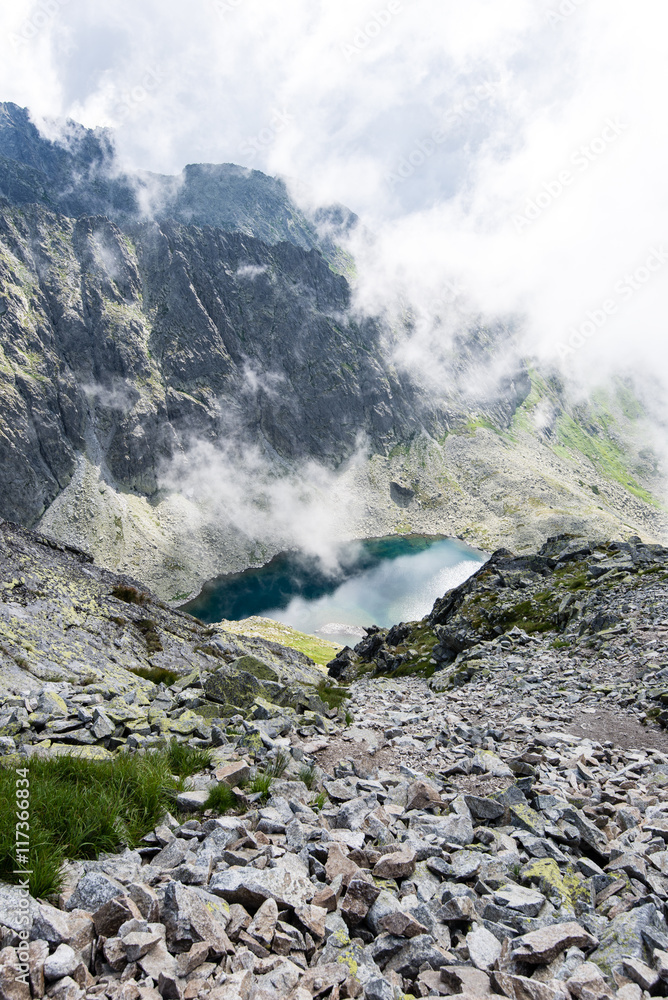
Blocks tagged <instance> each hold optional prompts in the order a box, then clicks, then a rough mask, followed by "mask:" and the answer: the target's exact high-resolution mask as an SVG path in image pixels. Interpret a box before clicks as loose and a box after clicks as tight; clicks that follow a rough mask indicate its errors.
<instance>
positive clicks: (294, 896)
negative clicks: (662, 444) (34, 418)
mask: <svg viewBox="0 0 668 1000" xmlns="http://www.w3.org/2000/svg"><path fill="white" fill-rule="evenodd" d="M0 568H1V570H2V575H3V578H4V579H6V580H11V583H10V584H6V585H5V586H4V587H3V590H2V596H1V598H0V622H1V624H0V634H1V635H2V646H1V647H0V656H1V657H2V661H1V667H0V669H1V671H2V676H3V677H4V678H6V679H8V680H9V682H10V683H9V688H10V690H8V689H7V688H5V691H4V693H3V694H2V695H0V726H1V727H2V730H1V735H0V754H1V755H3V758H4V762H5V764H9V765H10V766H9V767H7V766H5V767H2V768H0V781H4V782H5V784H4V785H3V787H5V786H6V787H9V786H8V785H7V782H8V781H11V788H12V793H14V791H15V788H16V787H17V786H16V775H19V774H23V773H24V772H25V773H30V775H31V808H32V810H33V814H32V826H31V829H34V830H36V831H39V834H40V839H37V838H36V839H35V840H34V842H33V843H32V846H31V850H32V852H33V854H32V857H33V858H39V860H40V864H36V865H35V866H34V870H33V871H31V872H29V873H28V874H27V875H26V878H27V879H28V883H29V885H30V886H31V887H37V886H45V885H46V882H45V879H49V878H51V879H52V884H56V885H57V888H56V889H55V890H54V891H50V892H49V893H48V896H49V898H48V899H44V898H41V894H40V893H39V892H37V891H36V888H34V889H33V892H32V894H30V893H29V892H27V891H26V890H25V889H22V888H20V887H19V886H17V885H16V884H15V883H16V881H17V879H19V878H20V873H19V872H18V871H16V870H15V869H16V862H15V861H14V853H13V852H14V851H15V847H16V844H15V831H14V825H13V816H12V817H11V819H12V823H11V825H10V824H7V823H5V824H4V825H2V824H0V871H1V872H2V878H3V881H0V943H1V944H2V948H1V949H0V991H2V995H4V996H7V997H10V998H11V1000H31V998H32V997H34V998H37V997H42V996H45V995H46V996H49V997H52V998H55V1000H57V998H59V997H62V998H64V1000H87V998H91V1000H92V998H93V997H102V998H104V1000H127V998H132V1000H158V998H161V1000H237V998H238V997H246V998H248V1000H315V998H318V1000H319V998H328V997H329V998H332V1000H336V998H337V997H338V998H340V1000H342V998H346V997H360V998H364V1000H398V998H400V997H406V996H413V997H418V996H419V997H429V998H436V997H439V996H450V997H460V998H462V1000H464V998H467V997H503V998H506V1000H607V998H609V1000H643V998H647V997H650V996H663V995H665V983H666V982H668V924H667V923H666V907H667V906H668V864H667V853H668V852H666V850H665V847H666V840H667V839H668V737H667V736H666V733H665V729H662V728H660V727H659V726H657V725H656V724H655V720H657V721H659V722H661V723H662V724H663V726H665V725H666V722H667V720H666V711H665V708H664V706H665V703H666V701H665V699H666V697H667V695H666V691H665V677H664V676H663V674H664V673H665V672H666V669H665V661H666V654H667V652H668V620H666V595H667V588H668V550H667V549H665V548H662V547H660V546H654V545H644V544H643V543H641V542H640V541H639V540H638V539H634V540H632V541H630V542H607V543H604V544H601V543H598V542H588V541H587V540H585V539H583V538H575V537H564V536H562V537H555V538H551V539H549V540H548V542H547V543H546V544H545V546H544V547H543V548H542V550H541V551H540V552H536V553H532V554H527V555H525V556H515V555H513V554H511V553H510V552H508V551H499V552H497V553H495V554H494V555H493V556H492V558H491V559H490V560H489V561H488V563H487V564H486V565H485V566H484V567H482V568H481V569H480V570H479V571H478V573H477V574H476V575H475V576H474V577H473V578H471V579H470V580H469V581H467V583H466V584H464V585H463V586H462V587H459V588H457V589H456V590H454V591H450V592H448V593H447V594H445V595H443V597H442V598H440V599H439V600H437V601H436V603H435V605H434V608H433V611H432V612H431V614H430V615H429V616H428V617H427V618H426V619H425V620H424V621H423V622H421V623H400V624H397V625H396V626H394V628H393V629H391V630H389V631H383V632H379V631H377V630H374V629H369V635H368V637H367V639H366V640H365V641H364V642H363V643H362V644H361V646H360V647H358V650H357V654H356V656H354V657H351V656H350V655H346V656H344V657H339V659H338V661H337V663H335V664H334V665H333V670H334V672H337V671H338V667H340V666H341V665H342V664H345V665H346V666H345V669H347V670H350V669H351V665H352V663H353V661H356V667H357V670H358V673H359V676H358V677H357V678H356V679H355V680H353V681H352V682H351V684H350V687H349V688H345V687H336V686H335V685H334V686H328V685H327V684H323V683H322V681H321V680H320V682H319V679H320V678H322V677H323V674H322V672H320V671H318V670H317V668H316V667H315V665H314V664H313V663H310V662H309V661H308V660H307V658H306V657H304V656H303V655H301V654H298V653H295V652H294V651H292V650H290V649H288V648H285V647H281V646H280V645H277V644H275V643H266V642H263V641H262V640H259V639H243V638H239V637H236V636H231V635H229V634H225V633H224V631H223V630H221V629H218V628H211V629H206V628H205V627H204V626H202V625H201V623H198V622H197V621H196V620H195V619H192V618H189V617H188V616H187V615H183V614H181V613H179V612H175V611H173V610H171V609H170V608H169V607H168V606H166V605H165V604H164V603H163V602H161V601H159V600H158V599H156V598H155V597H154V596H153V595H152V594H151V593H150V592H149V591H147V590H146V588H144V587H142V585H141V584H139V583H137V582H136V581H134V580H131V579H129V578H127V577H121V576H118V575H116V574H113V573H111V572H109V571H107V570H104V569H101V568H98V567H96V566H95V564H94V563H92V562H91V561H90V559H89V557H87V556H86V555H85V554H84V553H81V552H78V551H74V550H72V549H68V548H67V547H66V546H63V545H60V544H59V543H57V542H54V541H53V540H49V539H46V538H43V537H41V536H39V535H36V534H34V533H32V532H29V531H26V530H25V529H22V528H19V527H16V526H11V525H7V524H3V525H2V531H1V532H0ZM421 654H424V655H421ZM425 657H426V661H425V662H423V660H425ZM167 668H171V671H172V673H171V675H170V672H169V669H167ZM47 671H50V675H49V676H47ZM297 675H299V677H298V681H297V683H295V677H296V676H297ZM316 684H317V688H316ZM321 696H322V697H323V698H325V699H327V701H330V700H332V698H333V696H336V700H338V701H342V702H343V703H342V704H341V705H340V707H338V708H337V707H332V708H329V707H328V705H327V704H326V703H323V701H322V698H321ZM166 737H167V738H171V743H169V753H170V758H169V760H170V762H171V766H172V767H173V768H176V767H177V766H178V767H180V768H184V767H186V766H187V762H188V761H191V762H192V763H191V767H190V770H185V771H181V772H179V773H185V774H188V775H189V776H190V777H189V780H188V784H187V785H186V787H183V785H181V786H180V787H174V788H171V787H170V788H167V789H163V790H162V792H161V794H162V795H164V796H166V798H165V799H163V800H160V801H158V803H157V806H158V812H157V814H154V818H153V820H152V822H150V823H148V816H147V820H146V822H145V824H144V825H143V826H141V825H140V826H139V827H137V826H136V817H135V825H132V824H130V823H128V822H127V820H128V819H130V816H129V815H127V814H126V815H124V816H123V817H119V821H118V822H117V823H116V825H115V826H114V827H113V829H112V830H111V831H109V830H108V829H106V828H105V827H104V826H102V827H101V826H100V823H98V817H97V816H93V815H88V816H87V821H88V824H89V827H90V829H88V827H86V826H85V824H84V827H83V828H81V827H80V826H78V827H77V828H76V829H75V830H74V831H72V830H66V833H67V834H68V836H69V837H70V838H71V839H70V840H68V841H67V845H68V846H67V850H66V852H65V855H64V857H63V855H62V854H57V855H56V860H57V864H56V867H55V868H54V869H53V870H52V871H51V872H50V871H49V866H48V864H47V858H48V855H47V854H46V853H45V851H46V847H45V844H46V835H47V833H48V831H49V830H50V829H51V828H52V827H53V828H55V827H56V826H57V825H58V820H59V819H60V817H55V816H54V815H53V813H54V810H53V808H52V807H51V801H52V798H51V797H47V798H46V799H42V798H40V790H41V785H40V782H41V781H42V780H43V776H44V775H47V776H48V777H50V779H51V781H52V782H53V783H54V784H53V785H52V786H50V789H49V791H50V793H51V796H52V795H53V793H54V788H55V785H56V784H58V791H59V793H60V794H61V795H62V788H63V782H64V781H69V782H70V785H69V786H68V798H67V800H65V799H63V798H61V800H60V801H61V802H62V808H63V809H64V810H65V809H71V807H72V801H73V800H74V801H76V796H77V795H83V794H85V786H86V783H87V782H89V781H91V780H95V776H96V774H97V770H96V769H97V768H99V769H100V771H99V775H98V777H99V776H100V775H102V776H103V777H104V776H105V775H109V776H110V778H111V776H112V775H113V771H112V770H109V768H110V767H112V768H113V767H116V768H121V767H123V769H124V771H123V773H124V775H125V781H126V783H127V785H128V787H130V786H131V783H132V781H133V780H135V778H133V775H134V776H135V777H137V776H139V777H141V775H142V774H145V771H143V770H142V768H147V767H149V768H150V767H151V766H152V763H153V764H154V766H156V767H157V766H158V765H159V762H160V761H161V760H162V759H163V758H162V756H161V755H164V754H165V752H166V751H165V739H166ZM119 748H123V749H124V750H125V752H124V753H122V754H118V753H117V754H116V756H113V754H114V751H118V750H119ZM137 751H142V752H141V753H139V752H137ZM198 755H200V756H198ZM96 761H97V763H96ZM196 762H198V763H196ZM110 784H111V780H110ZM19 787H20V786H19ZM128 794H129V793H128ZM154 794H155V790H154ZM170 796H171V797H170ZM8 798H9V794H8ZM20 801H21V802H22V801H23V799H21V800H20ZM109 803H110V800H109V799H108V798H105V800H104V807H105V809H109V808H110V804H109ZM165 803H168V804H169V806H170V808H168V809H165V807H164V804H165ZM161 806H162V809H163V810H164V811H162V810H161V808H160V807H161ZM21 808H23V806H21ZM152 815H153V814H152ZM103 818H104V817H103ZM121 819H122V820H123V821H122V822H121V821H120V820H121ZM79 822H80V821H79ZM82 829H83V830H84V832H85V834H86V836H85V837H84V838H83V840H82V835H81V830H82ZM101 836H103V837H104V844H105V847H104V850H103V853H100V854H99V857H97V856H95V855H97V854H98V853H99V852H98V851H96V850H94V849H93V846H94V844H93V840H95V843H97V840H98V839H99V838H100V837H101ZM41 838H45V839H41ZM64 858H67V863H66V864H63V861H64ZM58 865H60V866H61V870H60V872H59V870H58ZM10 880H11V882H10ZM53 880H55V882H54V881H53Z"/></svg>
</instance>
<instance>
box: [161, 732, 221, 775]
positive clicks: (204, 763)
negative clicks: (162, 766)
mask: <svg viewBox="0 0 668 1000" xmlns="http://www.w3.org/2000/svg"><path fill="white" fill-rule="evenodd" d="M165 754H166V756H167V761H168V763H169V766H170V768H171V771H172V774H176V775H178V777H179V778H187V777H188V775H190V774H197V772H198V771H203V770H204V769H205V768H207V767H209V766H210V765H211V762H212V760H213V751H212V750H209V749H208V748H203V747H191V746H190V745H189V744H188V743H179V741H178V740H176V739H173V740H170V741H169V743H168V744H167V747H166V748H165Z"/></svg>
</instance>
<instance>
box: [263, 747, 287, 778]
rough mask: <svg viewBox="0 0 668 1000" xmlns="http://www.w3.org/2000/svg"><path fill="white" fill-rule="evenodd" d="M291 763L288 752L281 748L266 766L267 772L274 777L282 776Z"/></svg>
mask: <svg viewBox="0 0 668 1000" xmlns="http://www.w3.org/2000/svg"><path fill="white" fill-rule="evenodd" d="M289 763H290V758H289V756H288V754H286V753H284V752H283V751H282V750H279V752H278V753H277V754H276V757H275V758H274V760H272V762H271V763H270V764H269V766H268V767H267V768H266V773H267V774H270V775H271V777H272V778H282V777H283V775H284V774H285V772H286V771H287V769H288V764H289Z"/></svg>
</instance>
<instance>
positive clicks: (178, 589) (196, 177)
mask: <svg viewBox="0 0 668 1000" xmlns="http://www.w3.org/2000/svg"><path fill="white" fill-rule="evenodd" d="M52 132H53V134H54V135H57V136H58V138H57V139H55V140H51V139H48V138H45V137H44V135H43V134H42V133H40V132H39V131H38V129H37V128H36V127H35V126H34V124H33V123H32V122H31V120H30V117H29V115H28V113H27V111H25V110H22V109H20V108H18V107H16V106H15V105H12V104H2V103H0V516H5V517H7V518H10V519H12V520H15V521H19V522H21V523H22V524H24V525H33V524H36V523H37V522H38V521H39V524H40V528H41V529H42V530H44V531H46V532H47V533H51V534H53V535H55V536H57V537H58V538H59V539H61V540H63V541H68V542H69V543H71V544H73V545H76V546H83V547H84V548H86V549H87V550H90V551H91V552H93V553H94V555H95V557H96V558H97V559H98V560H99V561H100V562H102V563H103V564H104V565H106V566H109V567H113V568H118V569H122V570H124V571H127V572H130V573H132V574H133V575H136V576H139V577H140V578H142V579H146V580H148V581H150V582H151V584H152V585H153V587H154V588H155V589H156V590H157V591H158V592H159V593H160V594H161V595H163V596H165V597H168V598H169V599H170V600H179V601H182V600H184V599H185V598H186V597H187V596H190V595H192V594H194V592H196V590H198V589H199V587H200V586H201V584H202V583H203V582H204V581H205V580H206V579H207V578H210V577H213V576H216V575H218V574H219V573H221V572H234V571H237V570H239V569H243V568H246V567H247V566H248V565H257V564H258V563H259V562H263V561H266V560H267V559H268V558H270V557H271V556H272V555H274V554H276V553H277V552H279V551H282V550H285V549H286V548H290V547H292V546H294V545H301V544H303V541H304V531H305V532H306V533H308V531H309V527H308V526H306V527H305V528H302V521H304V519H303V518H301V513H300V512H301V510H302V509H304V510H306V509H307V507H308V504H309V503H311V500H308V501H307V502H306V503H305V505H301V506H300V507H299V511H298V512H297V515H296V521H297V522H298V523H297V524H296V526H295V524H294V520H295V519H294V518H293V520H292V521H290V523H289V524H288V525H287V527H286V526H282V522H281V517H280V516H279V517H276V518H274V513H275V511H274V509H273V508H272V507H271V502H270V501H267V499H266V495H265V494H263V489H264V486H263V485H262V483H261V484H260V489H259V491H258V495H257V496H255V495H253V496H250V497H249V496H247V495H246V494H248V493H249V492H252V491H249V489H248V488H247V487H248V482H249V481H252V482H253V483H254V482H255V481H256V480H257V479H258V476H256V475H255V466H254V465H253V464H252V463H253V462H255V460H256V455H257V456H258V457H257V461H258V463H261V465H262V470H261V471H262V474H264V475H266V478H267V480H268V481H269V480H271V481H272V482H274V483H276V481H277V479H276V477H277V475H278V476H280V477H281V481H282V482H285V481H286V480H287V479H289V478H290V477H292V478H293V479H294V480H295V481H297V482H298V486H299V489H300V490H302V492H304V489H306V491H307V492H310V488H311V486H314V488H315V490H316V492H317V493H318V501H317V506H318V512H319V518H320V521H321V522H322V520H323V518H324V519H325V520H327V521H328V524H329V526H330V528H331V531H330V536H331V537H336V538H340V537H342V535H345V536H346V537H363V536H379V535H384V534H388V533H392V532H394V531H401V532H406V531H414V532H417V533H426V534H435V533H443V534H452V535H461V536H463V537H465V538H466V539H467V540H469V541H471V542H473V543H475V544H477V545H479V546H481V547H483V548H486V549H488V550H491V549H493V548H496V547H498V545H500V544H511V545H513V546H514V547H515V548H516V550H517V551H523V550H526V549H527V548H531V547H533V546H535V545H537V544H540V542H541V541H542V540H543V539H544V538H545V537H547V535H549V534H554V533H555V532H558V531H563V530H572V531H587V532H588V533H589V535H590V536H591V537H598V538H600V537H607V536H610V535H611V534H616V533H619V532H620V531H621V532H625V531H627V530H633V531H638V532H639V533H644V534H645V536H646V537H651V538H663V537H664V536H665V529H666V521H665V517H664V513H663V511H662V510H661V508H660V505H659V504H658V503H657V501H656V499H655V497H654V496H653V495H652V492H653V491H655V487H656V467H655V461H654V457H653V456H652V454H651V453H650V452H649V451H648V450H647V449H646V448H645V445H646V442H645V441H644V439H642V440H641V437H640V435H641V433H642V428H640V432H639V429H638V427H637V426H635V425H636V424H638V425H640V423H641V421H642V418H643V410H642V407H641V406H639V404H638V402H637V400H636V399H635V398H634V395H633V391H632V387H627V386H622V387H620V391H619V392H615V393H612V395H611V398H610V399H609V400H607V401H605V400H604V402H603V405H599V406H598V411H597V412H594V409H592V408H587V407H583V406H574V405H571V404H572V401H571V402H570V403H569V399H568V393H567V391H566V390H565V388H564V387H563V385H562V384H561V383H560V382H559V380H558V379H555V378H553V377H552V376H551V375H550V374H549V373H542V374H541V373H540V372H538V371H536V370H529V369H528V368H527V366H526V365H525V363H524V362H523V361H522V360H521V359H519V358H518V356H517V348H516V345H515V344H514V340H513V332H512V330H509V329H504V328H502V327H501V326H500V325H498V324H497V325H494V326H492V327H485V326H484V325H483V324H482V323H481V324H479V325H478V326H476V325H475V324H474V328H472V329H463V330H462V331H461V332H460V333H459V334H458V335H457V336H456V337H455V338H454V340H453V341H452V343H451V348H450V352H449V354H448V356H447V357H446V356H445V355H444V350H440V349H439V350H438V351H437V353H438V354H439V357H438V358H434V363H433V364H432V363H431V361H432V359H431V357H429V358H428V359H427V361H426V362H425V361H424V359H423V352H422V351H419V352H418V354H419V355H420V358H421V359H423V360H422V361H421V363H420V364H419V365H416V366H415V368H414V369H410V364H409V361H408V359H407V355H410V353H411V352H410V350H409V351H406V350H405V348H406V346H407V344H406V337H408V338H410V337H411V335H412V333H414V332H416V331H414V330H413V326H412V324H413V323H414V322H415V323H417V320H416V319H415V318H414V317H412V316H411V315H410V313H407V314H406V316H405V317H404V319H403V320H402V324H401V328H400V329H399V330H396V331H395V330H390V329H389V328H388V326H387V324H385V323H384V322H382V321H380V320H376V319H373V318H369V317H366V318H362V317H360V316H359V315H358V314H357V313H356V312H355V310H354V308H351V286H350V285H349V283H348V278H349V277H352V275H353V274H354V266H353V262H352V261H351V260H350V258H349V257H347V255H346V253H345V252H344V251H343V250H341V248H340V247H338V246H337V245H336V241H337V240H341V237H342V235H343V234H345V233H347V232H349V231H350V230H351V229H352V228H353V227H355V226H356V225H357V224H358V220H357V219H356V217H355V216H354V215H353V214H352V213H350V212H349V211H348V210H346V209H344V208H342V207H341V206H330V207H326V208H323V209H320V210H318V211H317V212H316V213H315V214H314V215H313V217H312V218H307V217H306V215H305V214H304V213H303V212H301V211H300V209H299V208H298V207H297V206H296V205H295V203H294V202H292V200H291V198H290V196H289V193H288V191H287V189H286V186H285V184H284V183H283V182H282V181H281V180H279V179H275V178H270V177H266V176H265V175H264V174H261V173H260V172H258V171H249V170H245V169H243V168H241V167H236V166H233V165H230V164H223V165H218V166H214V165H208V164H203V165H202V164H200V165H191V166H188V167H186V168H185V170H184V171H183V173H182V175H180V176H179V177H163V176H157V175H152V174H148V173H145V172H144V173H139V172H137V173H134V174H128V173H124V172H123V171H122V170H121V169H120V167H119V165H118V163H117V162H116V160H115V154H114V148H113V137H112V135H111V134H110V133H109V132H107V131H105V130H100V129H97V130H94V131H90V130H87V129H84V128H83V127H82V126H79V125H77V124H76V123H73V122H68V123H65V124H63V123H60V125H59V126H58V127H55V128H53V129H52ZM417 332H418V339H419V331H417ZM398 357H400V358H401V359H402V360H401V364H399V362H398V361H397V358H398ZM395 362H396V363H395ZM634 436H635V438H636V441H635V442H634ZM638 440H641V443H640V444H639V445H638ZM360 441H361V442H363V444H364V445H368V455H367V458H366V459H360V458H359V454H360V453H359V451H358V449H357V446H358V443H359V442H360ZM249 444H250V445H252V447H253V449H254V451H253V453H252V455H251V458H252V462H251V466H252V467H251V470H250V475H248V474H245V473H244V472H243V468H242V474H241V475H240V477H239V478H240V479H241V480H242V482H243V489H242V490H240V491H239V492H243V493H244V496H243V497H242V498H241V500H240V505H241V507H242V508H243V512H242V513H243V515H244V516H241V517H237V519H236V520H235V516H233V515H232V514H230V512H229V510H228V508H227V507H226V506H225V500H223V503H222V504H221V503H218V501H217V500H215V501H214V502H213V504H212V503H211V500H210V497H211V495H212V494H216V493H217V492H220V485H221V483H222V484H223V485H225V484H226V482H227V481H228V480H229V479H232V478H234V476H233V475H232V473H233V472H234V471H235V469H236V468H237V466H241V467H243V466H244V462H245V459H246V457H247V454H248V445H249ZM193 448H194V450H193ZM639 449H640V451H639ZM353 454H354V455H356V457H357V460H356V461H355V462H350V463H347V464H346V459H348V458H349V457H350V456H351V455H353ZM212 456H213V462H214V464H215V463H218V464H219V466H220V468H219V469H218V471H217V477H215V476H210V475H209V468H208V465H207V462H210V461H211V459H212ZM219 460H220V461H219ZM312 460H315V462H317V463H319V466H321V467H322V468H317V469H314V467H313V466H311V467H310V468H309V465H308V463H309V462H310V461H312ZM193 467H194V475H193ZM333 469H335V470H336V475H335V476H334V475H331V474H330V473H331V470H333ZM230 470H231V471H230ZM313 472H315V479H316V481H315V483H312V482H311V479H312V475H311V474H312V473H313ZM244 474H245V475H246V478H245V480H244V478H243V476H244ZM207 476H208V477H209V479H210V482H208V483H207V484H206V488H204V489H203V490H200V485H201V480H202V479H207ZM259 479H260V480H262V475H260V476H259ZM193 481H195V486H194V488H193V489H192V490H191V486H192V484H193ZM393 484H394V485H393ZM235 485H236V484H235ZM161 486H165V487H166V488H165V489H160V488H159V487H161ZM210 487H212V488H210ZM280 488H282V487H279V492H280ZM207 490H208V492H207ZM318 491H319V492H318ZM295 495H296V494H295V493H294V491H293V494H292V497H294V496H295ZM351 497H353V498H354V502H351V500H350V498H351ZM323 501H326V502H327V503H326V504H324V503H323ZM216 504H217V506H216ZM253 504H255V508H253V507H252V505H253ZM290 505H292V507H294V503H293V500H292V499H291V500H290V501H288V506H290ZM238 506H239V505H238ZM285 506H286V504H285V502H284V503H283V509H285ZM325 506H327V510H326V512H325V513H324V515H323V510H324V508H325ZM212 507H213V508H215V509H212ZM246 509H252V510H253V514H255V512H256V511H258V510H262V511H264V512H265V514H266V516H265V518H264V522H263V523H264V528H257V530H256V526H257V518H251V517H248V518H246V517H245V511H246ZM237 513H238V511H237ZM293 513H294V511H293ZM279 514H280V511H279ZM239 521H241V522H242V523H241V526H240V525H239V523H238V522H239ZM269 522H271V524H270V523H269ZM306 522H308V518H306V519H305V522H304V523H306ZM274 525H276V528H275V530H274Z"/></svg>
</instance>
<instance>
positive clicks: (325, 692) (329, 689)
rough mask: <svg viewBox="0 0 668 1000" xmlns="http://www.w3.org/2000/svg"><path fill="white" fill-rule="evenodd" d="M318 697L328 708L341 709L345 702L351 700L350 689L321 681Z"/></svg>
mask: <svg viewBox="0 0 668 1000" xmlns="http://www.w3.org/2000/svg"><path fill="white" fill-rule="evenodd" d="M317 691H318V697H319V698H320V700H321V701H324V703H325V705H327V707H328V708H339V707H340V706H341V705H343V703H344V701H347V700H348V698H350V693H349V691H348V688H347V687H345V685H343V684H336V683H334V684H333V683H332V682H331V681H328V680H327V681H321V682H320V684H318V687H317Z"/></svg>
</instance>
